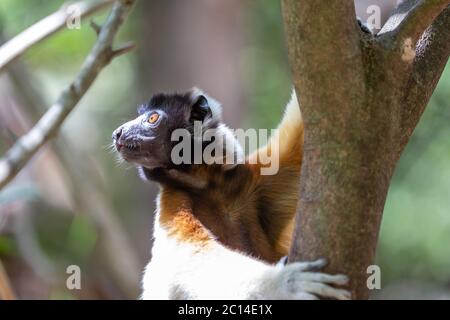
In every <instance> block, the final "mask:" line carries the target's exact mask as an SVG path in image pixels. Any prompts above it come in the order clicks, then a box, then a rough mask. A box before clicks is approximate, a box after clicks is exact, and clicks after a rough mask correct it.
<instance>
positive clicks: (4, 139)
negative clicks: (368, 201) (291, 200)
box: [0, 0, 450, 299]
mask: <svg viewBox="0 0 450 320" xmlns="http://www.w3.org/2000/svg"><path fill="white" fill-rule="evenodd" d="M63 3H64V2H63V1H59V0H34V1H29V0H2V1H1V2H0V42H4V41H6V40H8V39H10V38H11V37H13V36H14V35H16V34H18V33H19V32H21V31H22V30H24V29H25V28H27V27H28V26H30V25H32V24H33V23H35V22H37V21H38V20H40V19H42V18H43V17H45V16H47V15H49V14H50V13H52V12H54V11H55V10H57V9H58V8H60V7H61V5H62V4H63ZM107 12H108V10H106V11H104V12H103V13H100V14H97V15H94V16H93V19H94V20H95V21H96V22H97V23H101V22H102V21H103V20H104V18H105V16H106V13H107ZM129 40H132V41H135V42H136V43H137V45H138V47H137V49H136V50H135V51H134V52H132V53H131V54H127V55H125V56H122V57H120V58H118V59H115V60H114V61H113V62H112V63H111V65H109V66H108V67H107V68H106V69H105V70H104V71H103V72H102V73H101V75H100V77H99V78H98V79H97V81H96V82H95V83H94V85H93V86H92V87H91V88H90V90H89V92H88V93H87V94H86V96H85V97H84V98H83V100H82V101H81V103H80V104H79V106H78V107H77V108H76V110H75V111H74V112H73V113H72V114H71V115H70V117H69V119H68V120H67V121H66V123H65V124H64V127H63V129H62V132H61V134H60V135H59V137H58V139H57V140H56V141H55V142H54V143H52V145H51V146H46V147H45V148H44V149H43V150H42V151H40V152H39V154H38V155H37V156H36V157H34V158H33V160H32V162H31V163H30V164H29V165H28V166H27V167H26V169H24V170H23V171H22V172H21V174H20V175H19V176H18V177H17V178H16V179H15V180H14V182H13V183H11V184H10V185H9V186H8V187H7V188H5V189H4V190H2V191H0V260H1V261H2V262H3V264H4V266H5V268H6V271H7V274H8V276H9V277H10V280H11V283H12V286H13V289H14V291H15V292H16V294H17V296H18V297H19V298H30V299H38V298H39V299H47V298H51V299H120V298H130V299H133V298H136V297H137V296H138V294H139V278H140V275H141V273H142V270H143V267H144V266H145V264H146V262H147V261H148V260H149V258H150V248H151V228H152V219H153V211H154V198H155V195H156V192H157V187H156V186H155V185H153V184H151V183H144V182H143V181H141V180H140V179H139V178H138V176H137V173H136V170H134V169H133V168H131V167H129V166H127V165H118V164H117V161H116V158H115V155H114V154H113V153H111V152H110V150H109V148H108V146H109V145H110V136H111V132H112V131H113V130H114V129H115V128H116V127H117V126H118V125H119V124H121V123H122V122H123V121H124V120H126V119H130V118H132V117H134V115H135V112H136V106H137V105H138V104H140V103H142V102H145V101H146V100H147V99H148V98H149V97H150V96H151V95H152V94H153V93H155V92H157V91H173V90H184V89H188V88H190V87H193V86H198V87H200V88H202V89H204V90H205V91H206V92H208V93H209V94H210V95H211V96H213V97H215V98H217V99H218V100H219V101H221V102H222V104H223V107H224V117H225V121H226V122H227V123H228V124H230V126H231V127H235V128H238V127H243V128H249V127H253V128H269V129H270V128H274V127H275V126H276V125H277V123H278V121H279V119H280V117H281V114H282V110H283V108H284V104H285V103H286V102H287V100H288V98H289V95H290V91H291V79H290V73H289V67H288V63H287V57H286V49H285V46H284V42H283V28H282V21H281V13H280V5H279V2H278V1H273V0H245V1H240V0H227V1H208V0H190V1H183V0H172V1H165V0H159V1H153V0H152V1H139V2H138V3H137V6H136V8H134V10H133V12H132V14H131V16H130V17H129V19H128V20H127V21H126V25H125V27H124V28H123V29H122V30H121V32H120V34H119V37H118V41H117V42H116V43H120V41H129ZM94 41H95V33H94V32H93V30H92V29H91V28H90V27H89V19H86V20H83V23H82V26H81V28H80V29H73V30H69V29H63V30H61V31H60V32H58V33H57V34H55V35H53V36H51V37H50V38H49V39H46V40H45V41H42V42H41V43H39V44H38V45H36V46H35V47H33V48H32V49H31V50H29V51H28V52H27V53H26V54H25V55H24V56H22V57H21V58H20V59H19V60H18V61H16V62H15V63H14V64H13V65H11V66H10V67H9V68H8V69H7V70H6V71H4V72H3V73H1V74H0V154H4V153H5V151H6V150H7V149H8V147H9V146H10V145H11V143H12V142H13V141H15V139H17V137H18V136H20V135H22V134H23V133H24V132H26V131H27V130H28V129H29V128H30V126H32V124H33V123H34V122H35V121H36V119H38V117H39V116H40V115H41V114H42V113H43V112H44V111H45V110H46V108H47V107H48V106H49V105H51V103H52V102H53V101H54V100H55V99H56V97H57V95H58V94H59V92H60V91H61V90H62V89H63V88H64V87H65V86H66V85H67V84H68V83H69V82H70V81H71V79H73V77H74V76H75V75H76V73H77V71H78V70H79V67H80V65H81V63H82V62H83V59H84V57H85V56H86V54H87V53H88V52H89V50H90V48H91V46H92V44H93V43H94ZM337 112H338V111H337ZM449 120H450V69H449V68H448V67H447V68H446V70H445V71H444V74H443V76H442V78H441V81H440V83H439V85H438V88H437V89H436V92H435V94H434V95H433V98H432V99H431V102H430V105H429V106H428V109H427V111H426V112H425V115H424V117H423V118H422V120H421V122H420V125H419V126H418V128H417V129H416V131H415V133H414V135H413V137H412V139H411V142H410V143H409V145H408V147H407V149H406V150H405V152H404V154H403V157H402V159H401V161H400V163H399V165H398V167H397V170H396V174H395V177H394V179H393V181H392V185H391V189H390V192H389V197H388V200H387V203H386V210H385V214H384V218H383V224H382V230H381V236H380V243H379V248H378V258H377V260H378V262H377V263H379V264H380V266H381V270H382V287H383V290H381V292H376V294H374V297H375V298H407V297H411V298H450V125H449ZM68 265H79V266H80V267H81V270H82V289H81V290H68V289H67V288H66V278H67V276H68V275H67V274H66V268H67V266H68Z"/></svg>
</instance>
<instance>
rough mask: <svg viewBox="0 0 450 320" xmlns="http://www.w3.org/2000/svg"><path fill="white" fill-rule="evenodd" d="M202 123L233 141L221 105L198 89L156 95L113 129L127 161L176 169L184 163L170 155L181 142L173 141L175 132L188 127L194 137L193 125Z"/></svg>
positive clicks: (202, 128)
mask: <svg viewBox="0 0 450 320" xmlns="http://www.w3.org/2000/svg"><path fill="white" fill-rule="evenodd" d="M199 123H200V125H201V130H202V132H206V131H208V130H209V131H214V132H215V133H216V135H218V136H220V137H224V139H223V140H229V139H232V140H234V137H233V136H232V135H231V132H230V131H229V129H227V128H226V126H225V125H223V124H222V123H221V108H220V105H219V104H218V103H217V102H216V101H215V100H214V99H212V98H210V97H208V96H207V95H206V94H204V93H203V92H202V91H200V90H199V89H196V88H194V89H192V90H190V91H188V92H185V93H176V94H156V95H154V96H153V97H152V98H151V99H150V101H149V102H148V103H146V104H144V105H142V106H140V107H139V109H138V117H137V118H136V119H134V120H131V121H129V122H127V123H125V124H123V125H121V126H120V127H119V128H117V129H116V130H115V131H114V132H113V134H112V139H113V142H114V145H115V147H116V150H117V152H118V153H119V154H120V156H121V157H122V158H123V159H124V160H125V161H127V162H130V163H132V164H134V165H136V166H138V167H141V168H143V169H147V170H154V169H177V168H181V167H183V166H184V167H185V165H183V166H180V165H179V163H174V161H173V159H172V157H171V155H172V148H173V147H174V146H175V145H176V144H177V143H178V141H173V138H172V133H173V132H174V131H175V130H176V129H185V130H184V131H185V132H187V133H188V134H189V135H190V136H191V137H194V125H198V124H199ZM230 135H231V136H230ZM215 138H216V136H215ZM221 139H222V138H221ZM233 146H234V147H233V148H235V147H236V146H235V143H233Z"/></svg>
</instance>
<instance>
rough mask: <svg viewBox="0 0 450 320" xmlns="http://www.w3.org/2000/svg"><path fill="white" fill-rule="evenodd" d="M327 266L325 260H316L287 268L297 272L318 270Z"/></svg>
mask: <svg viewBox="0 0 450 320" xmlns="http://www.w3.org/2000/svg"><path fill="white" fill-rule="evenodd" d="M326 265H327V260H326V259H318V260H316V261H301V262H293V263H291V264H288V265H287V266H286V267H287V268H295V269H296V270H297V271H314V270H320V269H322V268H323V267H325V266H326Z"/></svg>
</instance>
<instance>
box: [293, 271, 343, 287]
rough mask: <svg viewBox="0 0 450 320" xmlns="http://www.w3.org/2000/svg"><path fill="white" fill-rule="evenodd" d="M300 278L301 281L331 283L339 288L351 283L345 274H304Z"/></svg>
mask: <svg viewBox="0 0 450 320" xmlns="http://www.w3.org/2000/svg"><path fill="white" fill-rule="evenodd" d="M299 278H300V279H301V280H306V281H311V282H322V283H329V284H335V285H339V286H343V285H347V284H348V282H349V278H348V277H347V276H345V275H343V274H336V275H331V274H326V273H320V272H303V273H301V274H299Z"/></svg>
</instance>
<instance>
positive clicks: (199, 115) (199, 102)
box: [190, 95, 212, 122]
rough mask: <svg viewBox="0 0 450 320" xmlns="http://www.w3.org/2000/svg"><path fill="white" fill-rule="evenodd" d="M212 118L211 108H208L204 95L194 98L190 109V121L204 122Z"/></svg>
mask: <svg viewBox="0 0 450 320" xmlns="http://www.w3.org/2000/svg"><path fill="white" fill-rule="evenodd" d="M211 116H212V112H211V108H210V107H209V103H208V99H206V97H205V96H204V95H200V96H198V97H197V98H196V100H195V102H194V103H193V104H192V107H191V117H190V120H191V121H192V122H194V121H202V122H203V121H205V120H206V119H208V118H210V117H211Z"/></svg>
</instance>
